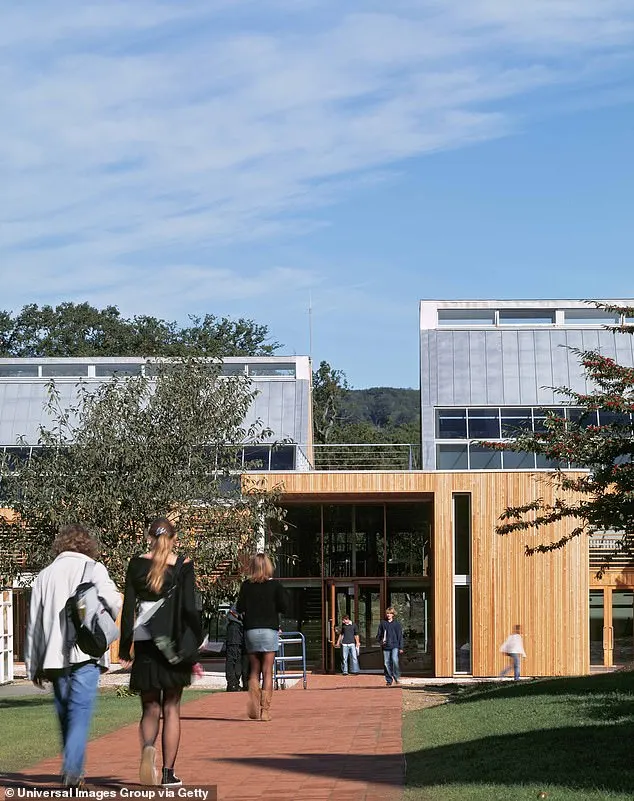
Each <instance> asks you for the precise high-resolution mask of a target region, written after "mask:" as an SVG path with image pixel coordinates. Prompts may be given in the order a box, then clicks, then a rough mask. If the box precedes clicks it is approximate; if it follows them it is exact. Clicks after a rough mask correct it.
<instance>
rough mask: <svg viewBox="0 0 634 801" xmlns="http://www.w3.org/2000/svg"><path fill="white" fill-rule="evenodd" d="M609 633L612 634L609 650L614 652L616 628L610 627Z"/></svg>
mask: <svg viewBox="0 0 634 801" xmlns="http://www.w3.org/2000/svg"><path fill="white" fill-rule="evenodd" d="M608 632H609V634H610V644H609V645H608V648H609V649H610V650H611V651H613V650H614V626H608Z"/></svg>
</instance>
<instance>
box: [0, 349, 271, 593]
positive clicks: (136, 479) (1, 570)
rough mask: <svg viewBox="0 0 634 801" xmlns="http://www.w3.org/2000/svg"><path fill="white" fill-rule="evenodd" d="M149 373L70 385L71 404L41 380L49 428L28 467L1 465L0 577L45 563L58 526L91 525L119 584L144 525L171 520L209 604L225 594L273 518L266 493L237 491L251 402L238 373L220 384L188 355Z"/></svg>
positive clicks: (259, 430)
mask: <svg viewBox="0 0 634 801" xmlns="http://www.w3.org/2000/svg"><path fill="white" fill-rule="evenodd" d="M157 370H158V375H157V376H156V378H154V379H151V378H147V377H143V376H138V377H137V376H135V377H130V378H125V379H121V378H119V379H118V378H116V377H114V378H113V379H111V380H110V381H108V382H106V383H104V384H101V385H98V386H97V387H95V386H94V385H92V386H90V385H89V384H87V383H80V384H78V385H77V400H76V402H75V403H73V405H71V406H70V407H64V406H62V405H61V403H60V398H59V394H58V392H57V390H56V387H55V384H54V382H51V383H50V385H49V403H48V413H49V415H50V417H51V419H52V421H53V422H52V425H50V426H49V427H48V428H47V427H42V428H41V431H40V436H39V446H40V447H39V449H37V450H36V451H35V452H34V454H33V456H32V457H31V459H30V460H27V461H25V462H22V463H19V462H15V463H13V464H9V465H7V466H5V467H4V468H3V475H2V489H3V495H4V504H5V505H6V506H7V507H9V508H10V509H12V511H13V515H7V518H6V519H2V521H0V537H2V540H3V541H2V542H1V543H0V575H3V576H4V577H5V579H6V578H7V577H8V578H13V577H15V576H16V575H17V574H19V573H20V572H22V571H24V569H25V565H24V563H23V561H22V560H21V558H20V557H24V556H26V568H28V569H29V570H38V569H40V568H41V567H42V566H43V565H44V564H46V563H47V562H48V561H49V559H50V556H49V554H50V545H51V543H52V540H53V538H54V537H55V535H56V532H57V530H58V529H59V527H60V525H62V524H64V523H67V522H73V521H74V522H76V521H79V522H81V523H83V524H85V525H88V526H89V527H91V528H93V529H95V530H96V531H97V532H98V533H99V535H100V537H101V541H102V545H103V560H104V562H105V563H106V565H107V566H108V569H109V571H110V572H111V574H112V575H113V576H114V577H115V579H116V580H117V581H118V582H119V583H120V585H121V582H122V580H123V577H124V573H125V567H126V564H127V562H128V559H129V558H130V556H131V555H132V554H134V553H138V552H139V550H140V549H141V548H142V547H143V532H144V530H145V528H146V526H147V525H148V523H149V521H150V520H151V519H152V518H154V517H156V516H158V515H163V514H166V513H167V514H168V515H169V516H170V517H171V518H173V519H174V521H175V523H176V525H177V528H178V530H179V532H180V541H181V547H182V549H183V551H184V552H185V553H186V554H189V555H191V556H192V557H193V558H194V559H195V561H196V565H197V577H198V582H199V589H200V590H201V591H202V592H203V594H204V596H205V597H206V599H207V600H208V601H210V600H211V599H212V598H218V597H219V596H224V595H225V594H226V593H227V592H228V591H230V590H231V589H233V586H232V584H231V577H235V576H237V575H239V574H240V573H241V572H242V562H241V559H242V557H243V555H244V553H245V551H248V550H250V549H253V548H254V547H255V545H256V543H257V541H258V538H259V537H260V536H261V532H262V531H263V526H264V522H265V520H266V519H267V518H270V517H272V518H277V517H279V516H280V515H281V512H280V510H279V509H278V508H277V504H276V495H275V493H269V492H266V491H264V490H263V489H262V488H261V487H260V486H258V485H257V484H254V483H253V482H250V485H249V490H248V491H246V492H242V491H241V487H240V478H239V472H238V469H237V468H238V464H239V463H238V461H237V459H236V455H237V452H238V451H239V449H240V446H241V444H242V443H243V442H260V441H262V439H263V438H264V437H266V436H268V435H269V434H270V432H269V431H268V430H266V429H264V427H263V426H262V424H261V423H260V422H259V421H258V422H256V423H254V424H253V425H251V426H248V427H245V426H244V423H243V421H244V419H245V416H246V413H247V410H248V408H249V406H250V405H251V403H252V401H253V398H254V395H255V393H254V391H253V389H252V387H251V385H250V383H249V381H248V379H247V378H246V377H245V376H231V377H221V376H220V374H219V366H218V365H217V364H212V363H210V362H208V361H204V360H197V359H187V360H182V361H179V362H172V363H164V364H162V365H158V367H157Z"/></svg>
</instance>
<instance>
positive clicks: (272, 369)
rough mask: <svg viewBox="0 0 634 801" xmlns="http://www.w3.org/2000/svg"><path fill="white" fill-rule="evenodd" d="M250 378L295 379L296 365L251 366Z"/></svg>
mask: <svg viewBox="0 0 634 801" xmlns="http://www.w3.org/2000/svg"><path fill="white" fill-rule="evenodd" d="M248 368H249V375H250V376H293V378H294V377H295V365H294V364H249V365H248Z"/></svg>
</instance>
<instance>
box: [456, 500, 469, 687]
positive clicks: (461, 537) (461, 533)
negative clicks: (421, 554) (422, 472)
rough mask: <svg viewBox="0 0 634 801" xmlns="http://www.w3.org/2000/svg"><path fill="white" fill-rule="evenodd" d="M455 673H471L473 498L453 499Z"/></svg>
mask: <svg viewBox="0 0 634 801" xmlns="http://www.w3.org/2000/svg"><path fill="white" fill-rule="evenodd" d="M453 552H454V553H453V556H454V558H453V589H454V593H453V595H454V598H453V601H454V605H453V615H454V670H455V672H456V673H471V495H469V494H467V493H455V494H454V495H453Z"/></svg>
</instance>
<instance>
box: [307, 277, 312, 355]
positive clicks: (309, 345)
mask: <svg viewBox="0 0 634 801" xmlns="http://www.w3.org/2000/svg"><path fill="white" fill-rule="evenodd" d="M308 356H309V358H310V360H311V362H312V360H313V293H312V292H309V293H308Z"/></svg>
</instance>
